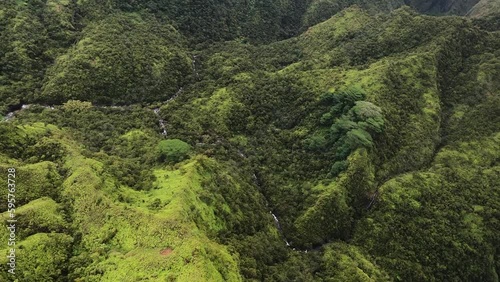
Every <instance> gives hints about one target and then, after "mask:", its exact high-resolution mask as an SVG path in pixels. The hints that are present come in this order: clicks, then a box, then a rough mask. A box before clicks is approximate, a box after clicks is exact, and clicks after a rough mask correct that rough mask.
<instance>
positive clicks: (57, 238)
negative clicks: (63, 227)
mask: <svg viewBox="0 0 500 282" xmlns="http://www.w3.org/2000/svg"><path fill="white" fill-rule="evenodd" d="M72 243H73V239H72V238H71V237H70V236H68V235H66V234H61V233H38V234H36V235H33V236H30V237H28V238H26V239H25V240H22V241H20V242H18V244H16V256H17V260H16V272H15V277H16V279H19V280H21V281H26V282H38V281H65V279H66V278H65V273H66V271H67V268H68V260H69V257H70V255H71V244H72ZM7 251H8V250H6V249H4V250H3V251H2V253H4V254H7ZM0 261H1V262H2V266H1V270H2V273H1V274H0V275H1V276H0V277H2V280H3V281H12V280H11V278H12V274H10V273H8V272H7V269H8V268H7V267H8V266H7V255H3V256H2V257H1V259H0Z"/></svg>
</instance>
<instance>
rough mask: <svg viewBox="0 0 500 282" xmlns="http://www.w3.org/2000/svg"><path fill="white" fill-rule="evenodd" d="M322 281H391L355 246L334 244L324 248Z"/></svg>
mask: <svg viewBox="0 0 500 282" xmlns="http://www.w3.org/2000/svg"><path fill="white" fill-rule="evenodd" d="M323 265H324V268H325V270H324V272H323V275H324V276H325V277H326V279H325V280H324V281H332V282H333V281H338V282H341V281H391V280H392V279H391V278H390V277H389V275H387V273H385V271H384V270H383V269H381V268H380V267H379V266H377V265H376V264H375V263H374V262H373V259H370V258H369V257H367V256H366V254H363V252H362V251H360V249H359V248H357V247H356V246H351V245H349V244H346V243H341V242H335V243H332V244H328V245H327V246H326V247H325V252H324V255H323Z"/></svg>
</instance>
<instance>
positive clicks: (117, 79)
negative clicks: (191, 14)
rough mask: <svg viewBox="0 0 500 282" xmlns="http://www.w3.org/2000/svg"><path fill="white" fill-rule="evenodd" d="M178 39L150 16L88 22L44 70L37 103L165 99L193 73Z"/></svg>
mask: <svg viewBox="0 0 500 282" xmlns="http://www.w3.org/2000/svg"><path fill="white" fill-rule="evenodd" d="M182 44H183V43H182V39H181V37H180V35H179V34H178V33H177V32H176V31H175V29H174V28H173V27H171V26H169V25H161V24H160V23H159V22H158V21H156V20H155V19H154V18H152V17H150V16H147V15H145V16H141V15H138V14H116V15H112V16H109V17H107V18H106V19H104V20H102V21H98V22H95V23H92V24H90V25H88V26H87V27H86V28H85V29H84V30H83V32H82V37H81V39H80V40H79V42H78V43H77V44H76V45H75V46H74V47H72V48H70V50H69V51H68V53H66V54H65V55H62V56H60V57H59V58H58V59H57V60H56V62H55V64H54V65H53V66H52V67H51V68H50V69H49V70H48V72H47V75H46V77H45V80H44V85H43V87H42V92H41V93H40V95H39V96H38V100H39V101H43V102H45V103H51V104H60V103H62V102H65V101H66V100H69V99H79V100H87V101H92V102H95V103H97V104H108V105H109V104H126V103H131V102H132V103H133V102H135V103H138V102H151V101H158V100H166V99H167V98H169V97H171V96H173V95H174V94H175V93H176V92H177V91H178V89H179V88H180V87H182V86H183V85H184V84H185V83H186V82H187V79H186V77H187V76H189V74H191V67H190V63H191V62H190V59H189V58H188V56H187V54H186V52H185V50H184V49H183V47H182Z"/></svg>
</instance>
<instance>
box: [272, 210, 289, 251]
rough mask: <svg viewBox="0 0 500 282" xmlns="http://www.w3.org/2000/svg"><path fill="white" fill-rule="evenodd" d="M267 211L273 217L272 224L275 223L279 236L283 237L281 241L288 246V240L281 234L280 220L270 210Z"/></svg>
mask: <svg viewBox="0 0 500 282" xmlns="http://www.w3.org/2000/svg"><path fill="white" fill-rule="evenodd" d="M269 213H270V214H271V215H272V216H273V218H274V224H276V228H277V229H278V231H279V232H280V234H281V236H282V237H283V241H285V244H286V245H287V246H288V247H290V243H288V240H287V239H286V238H285V235H284V234H283V229H281V224H280V221H279V219H278V217H277V216H276V215H275V214H274V213H273V212H272V211H269Z"/></svg>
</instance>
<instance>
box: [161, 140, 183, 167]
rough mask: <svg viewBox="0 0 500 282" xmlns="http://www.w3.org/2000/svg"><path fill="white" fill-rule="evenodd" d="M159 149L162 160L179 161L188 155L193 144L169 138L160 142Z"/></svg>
mask: <svg viewBox="0 0 500 282" xmlns="http://www.w3.org/2000/svg"><path fill="white" fill-rule="evenodd" d="M157 151H158V156H159V160H160V161H161V162H171V163H177V162H180V161H182V160H183V159H185V158H186V157H187V156H188V154H189V152H190V151H191V146H190V145H189V144H188V143H186V142H184V141H182V140H179V139H168V140H162V141H160V143H158V146H157Z"/></svg>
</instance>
